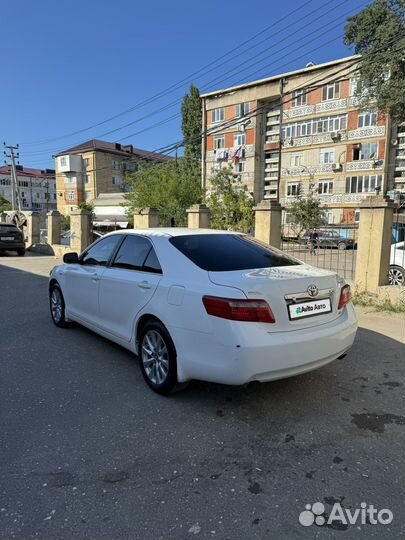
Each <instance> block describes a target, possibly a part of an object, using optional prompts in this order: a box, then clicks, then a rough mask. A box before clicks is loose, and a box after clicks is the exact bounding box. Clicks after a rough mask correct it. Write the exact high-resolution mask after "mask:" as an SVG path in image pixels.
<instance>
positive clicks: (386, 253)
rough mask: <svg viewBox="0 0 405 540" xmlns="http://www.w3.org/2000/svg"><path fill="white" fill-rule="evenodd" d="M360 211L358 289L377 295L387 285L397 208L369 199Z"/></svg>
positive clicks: (356, 282)
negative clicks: (395, 209)
mask: <svg viewBox="0 0 405 540" xmlns="http://www.w3.org/2000/svg"><path fill="white" fill-rule="evenodd" d="M368 199H369V201H368V202H365V203H363V204H362V205H361V207H360V223H359V230H358V240H357V259H356V275H355V285H356V289H357V290H358V291H359V292H362V291H363V292H364V291H369V292H377V290H378V287H380V286H381V285H388V272H389V266H390V252H391V235H392V221H393V215H394V205H393V204H391V203H390V202H389V201H387V200H386V199H385V198H384V197H381V196H380V197H368Z"/></svg>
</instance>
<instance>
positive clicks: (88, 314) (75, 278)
mask: <svg viewBox="0 0 405 540" xmlns="http://www.w3.org/2000/svg"><path fill="white" fill-rule="evenodd" d="M63 260H64V263H65V264H64V265H62V266H57V267H55V268H54V269H53V270H52V272H51V276H50V281H49V301H50V312H51V316H52V319H53V322H54V323H55V324H56V325H57V326H60V327H64V326H66V325H67V324H68V323H69V322H70V321H76V322H78V323H80V324H82V325H84V326H86V327H88V328H90V329H91V330H93V331H95V332H97V333H98V334H100V335H102V336H104V337H106V338H108V339H110V340H112V341H114V342H116V343H118V344H120V345H122V346H123V347H126V348H127V349H129V350H130V351H133V352H134V353H136V354H137V355H138V356H139V357H140V366H141V370H142V373H143V376H144V378H145V380H146V382H147V384H148V385H149V386H150V387H151V388H152V389H153V390H154V391H156V392H158V393H161V394H166V393H168V392H170V391H171V390H172V389H173V388H174V387H175V385H176V384H177V383H178V382H179V383H182V382H185V381H189V380H191V379H202V380H205V381H213V382H219V383H224V384H236V385H238V384H245V383H249V382H252V381H262V382H264V381H271V380H274V379H281V378H284V377H290V376H293V375H298V374H300V373H304V372H307V371H311V370H313V369H316V368H319V367H321V366H324V365H326V364H328V363H329V362H332V361H333V360H335V359H336V358H339V357H342V356H343V355H345V354H346V352H347V351H348V350H349V349H350V347H351V346H352V344H353V341H354V338H355V335H356V329H357V321H356V315H355V312H354V309H353V306H352V304H351V302H350V299H351V292H350V287H349V285H347V284H345V283H344V281H343V280H342V279H341V278H339V277H338V276H337V275H336V273H334V272H331V271H328V270H322V269H319V268H314V267H312V266H309V265H307V264H304V263H302V262H301V261H298V260H297V259H295V258H293V257H290V256H289V255H286V254H285V253H283V252H282V251H279V250H276V249H274V248H271V247H269V246H268V245H266V244H262V243H261V242H258V241H256V240H255V239H252V238H250V237H247V236H245V235H242V234H240V233H236V232H235V233H234V232H228V231H213V230H208V229H207V230H204V229H200V230H198V229H197V230H192V229H182V228H168V229H164V228H161V229H147V230H122V231H116V232H112V233H109V234H107V235H105V236H104V237H103V238H100V239H99V240H97V241H96V242H95V243H94V244H93V245H91V246H90V247H89V248H87V249H86V250H85V251H84V252H83V253H82V254H81V255H80V256H78V255H77V253H67V254H65V256H64V259H63Z"/></svg>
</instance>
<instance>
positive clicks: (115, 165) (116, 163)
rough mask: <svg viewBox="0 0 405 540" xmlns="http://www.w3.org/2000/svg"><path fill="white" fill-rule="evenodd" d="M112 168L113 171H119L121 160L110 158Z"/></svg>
mask: <svg viewBox="0 0 405 540" xmlns="http://www.w3.org/2000/svg"><path fill="white" fill-rule="evenodd" d="M112 168H113V170H114V171H119V170H120V169H121V162H120V161H118V160H116V159H113V160H112Z"/></svg>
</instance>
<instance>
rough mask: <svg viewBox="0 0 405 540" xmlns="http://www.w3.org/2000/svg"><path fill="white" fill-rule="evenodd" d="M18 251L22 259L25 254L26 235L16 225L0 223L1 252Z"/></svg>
mask: <svg viewBox="0 0 405 540" xmlns="http://www.w3.org/2000/svg"><path fill="white" fill-rule="evenodd" d="M5 250H10V251H16V252H17V253H18V255H20V257H22V256H23V255H24V254H25V242H24V235H23V233H22V231H20V229H19V228H18V227H17V226H16V225H14V223H1V222H0V252H1V251H5Z"/></svg>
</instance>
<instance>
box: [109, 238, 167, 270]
mask: <svg viewBox="0 0 405 540" xmlns="http://www.w3.org/2000/svg"><path fill="white" fill-rule="evenodd" d="M112 266H113V267H114V268H125V269H126V270H140V271H144V272H156V271H157V270H160V272H161V271H162V270H161V269H160V265H159V261H158V260H157V257H156V253H155V251H154V249H153V247H152V244H151V242H150V241H149V240H148V239H147V238H144V237H143V236H136V235H134V234H129V235H128V236H127V237H126V238H125V240H124V241H123V243H122V244H121V246H120V249H119V250H118V252H117V255H116V256H115V258H114V261H113V263H112Z"/></svg>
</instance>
